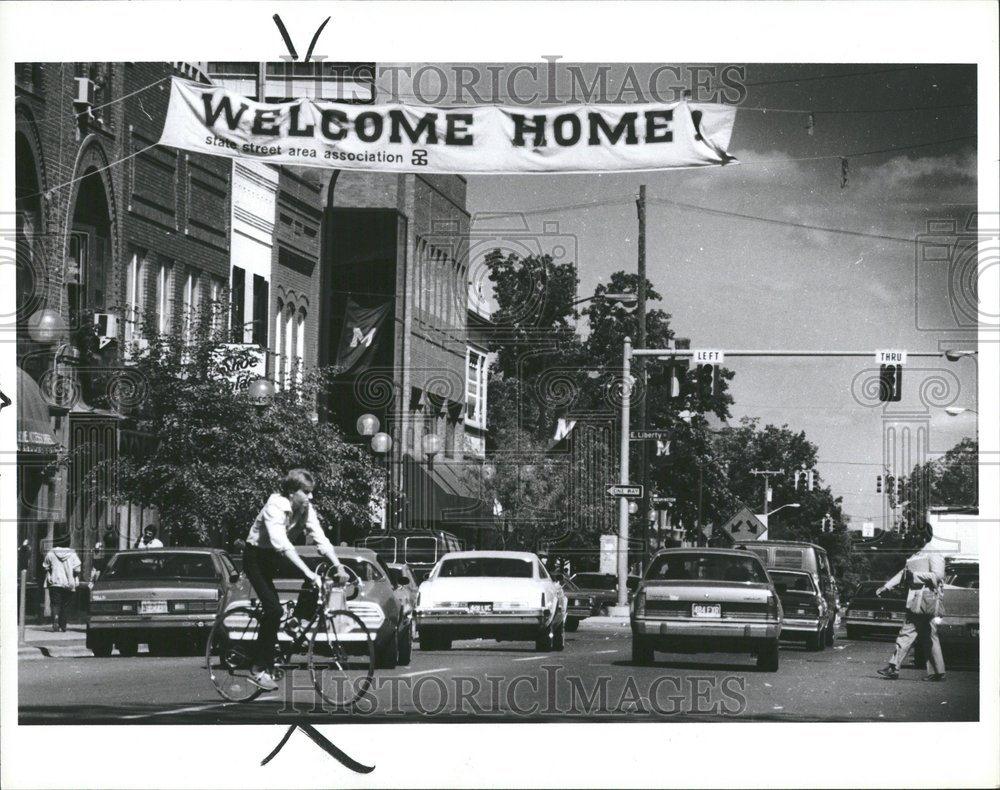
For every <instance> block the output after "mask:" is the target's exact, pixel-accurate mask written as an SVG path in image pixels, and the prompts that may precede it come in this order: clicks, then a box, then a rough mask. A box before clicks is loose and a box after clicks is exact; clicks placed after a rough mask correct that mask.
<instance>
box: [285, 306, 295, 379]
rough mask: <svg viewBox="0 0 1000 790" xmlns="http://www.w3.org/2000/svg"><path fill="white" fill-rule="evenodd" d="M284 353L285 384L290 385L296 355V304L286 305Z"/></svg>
mask: <svg viewBox="0 0 1000 790" xmlns="http://www.w3.org/2000/svg"><path fill="white" fill-rule="evenodd" d="M284 341H285V343H284V346H285V347H284V353H285V370H284V379H283V381H284V382H285V386H286V387H288V386H290V385H291V383H292V363H293V362H294V357H295V306H294V305H287V306H286V307H285V334H284Z"/></svg>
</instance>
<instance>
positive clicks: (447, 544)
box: [357, 529, 462, 583]
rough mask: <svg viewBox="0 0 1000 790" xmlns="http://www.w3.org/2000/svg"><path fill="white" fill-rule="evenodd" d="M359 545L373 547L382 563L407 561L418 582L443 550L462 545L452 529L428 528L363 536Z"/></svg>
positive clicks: (457, 549)
mask: <svg viewBox="0 0 1000 790" xmlns="http://www.w3.org/2000/svg"><path fill="white" fill-rule="evenodd" d="M357 545H358V546H359V547H360V548H366V549H371V550H372V551H374V552H375V553H376V554H377V555H378V558H379V559H380V560H381V561H382V562H383V563H399V562H405V563H406V564H407V565H409V566H410V570H411V571H413V577H414V578H415V579H416V580H417V582H418V583H419V582H422V581H423V580H424V579H426V578H427V574H429V573H430V572H431V568H433V567H434V565H435V563H437V561H438V560H439V559H441V557H442V556H443V555H444V554H446V553H447V552H449V551H459V550H461V549H462V541H461V540H459V538H457V537H456V536H455V535H453V534H451V533H450V532H442V531H441V530H428V529H411V530H396V531H394V532H382V533H378V534H375V535H369V536H368V537H366V538H362V539H361V540H360V541H358V543H357Z"/></svg>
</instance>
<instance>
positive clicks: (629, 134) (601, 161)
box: [159, 77, 736, 174]
mask: <svg viewBox="0 0 1000 790" xmlns="http://www.w3.org/2000/svg"><path fill="white" fill-rule="evenodd" d="M735 120H736V108H735V107H733V106H730V105H724V104H701V103H693V102H688V101H678V102H670V103H666V104H594V105H582V104H577V105H565V106H559V107H544V108H530V107H529V108H525V107H505V106H500V105H482V106H476V107H449V108H445V107H428V106H420V105H407V104H371V105H352V104H339V103H336V102H331V101H324V100H315V99H293V100H291V101H289V102H286V103H282V104H266V103H263V102H255V101H252V100H250V99H247V98H246V97H244V96H240V95H239V94H237V93H234V92H233V91H230V90H227V89H225V88H221V87H216V86H212V85H202V84H200V83H195V82H190V81H188V80H184V79H180V78H178V77H174V78H172V84H171V88H170V104H169V107H168V109H167V118H166V123H165V124H164V127H163V134H162V136H161V137H160V140H159V143H160V145H168V146H173V147H174V148H181V149H184V150H186V151H195V152H198V153H204V154H215V155H218V156H228V157H231V158H238V159H256V160H259V161H262V162H270V163H272V164H284V165H306V166H313V167H331V168H337V169H341V170H381V171H387V172H421V171H423V172H428V173H460V174H461V173H487V174H488V173H587V172H609V171H629V170H667V169H672V168H684V167H704V166H707V165H722V164H726V163H727V162H733V161H735V160H734V159H733V157H731V156H729V154H728V153H727V150H726V149H727V148H728V146H729V138H730V137H731V135H732V132H733V123H734V121H735Z"/></svg>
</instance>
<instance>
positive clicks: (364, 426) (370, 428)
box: [357, 414, 379, 436]
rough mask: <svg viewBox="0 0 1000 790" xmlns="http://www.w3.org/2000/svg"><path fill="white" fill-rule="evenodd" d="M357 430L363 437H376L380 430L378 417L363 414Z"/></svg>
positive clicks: (359, 418) (359, 419)
mask: <svg viewBox="0 0 1000 790" xmlns="http://www.w3.org/2000/svg"><path fill="white" fill-rule="evenodd" d="M357 428H358V433H360V434H361V435H362V436H374V435H375V434H376V433H378V429H379V424H378V417H376V416H375V415H374V414H362V415H361V416H360V417H358V422H357Z"/></svg>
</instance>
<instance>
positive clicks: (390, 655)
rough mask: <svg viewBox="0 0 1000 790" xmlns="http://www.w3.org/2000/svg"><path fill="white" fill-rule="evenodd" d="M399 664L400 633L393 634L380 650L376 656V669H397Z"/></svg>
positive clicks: (394, 632)
mask: <svg viewBox="0 0 1000 790" xmlns="http://www.w3.org/2000/svg"><path fill="white" fill-rule="evenodd" d="M398 663H399V633H398V632H396V631H393V632H392V636H390V637H389V639H388V640H387V641H386V643H385V644H384V645H383V646H382V648H381V649H380V650H378V652H377V653H376V654H375V668H376V669H395V668H396V664H398Z"/></svg>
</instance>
